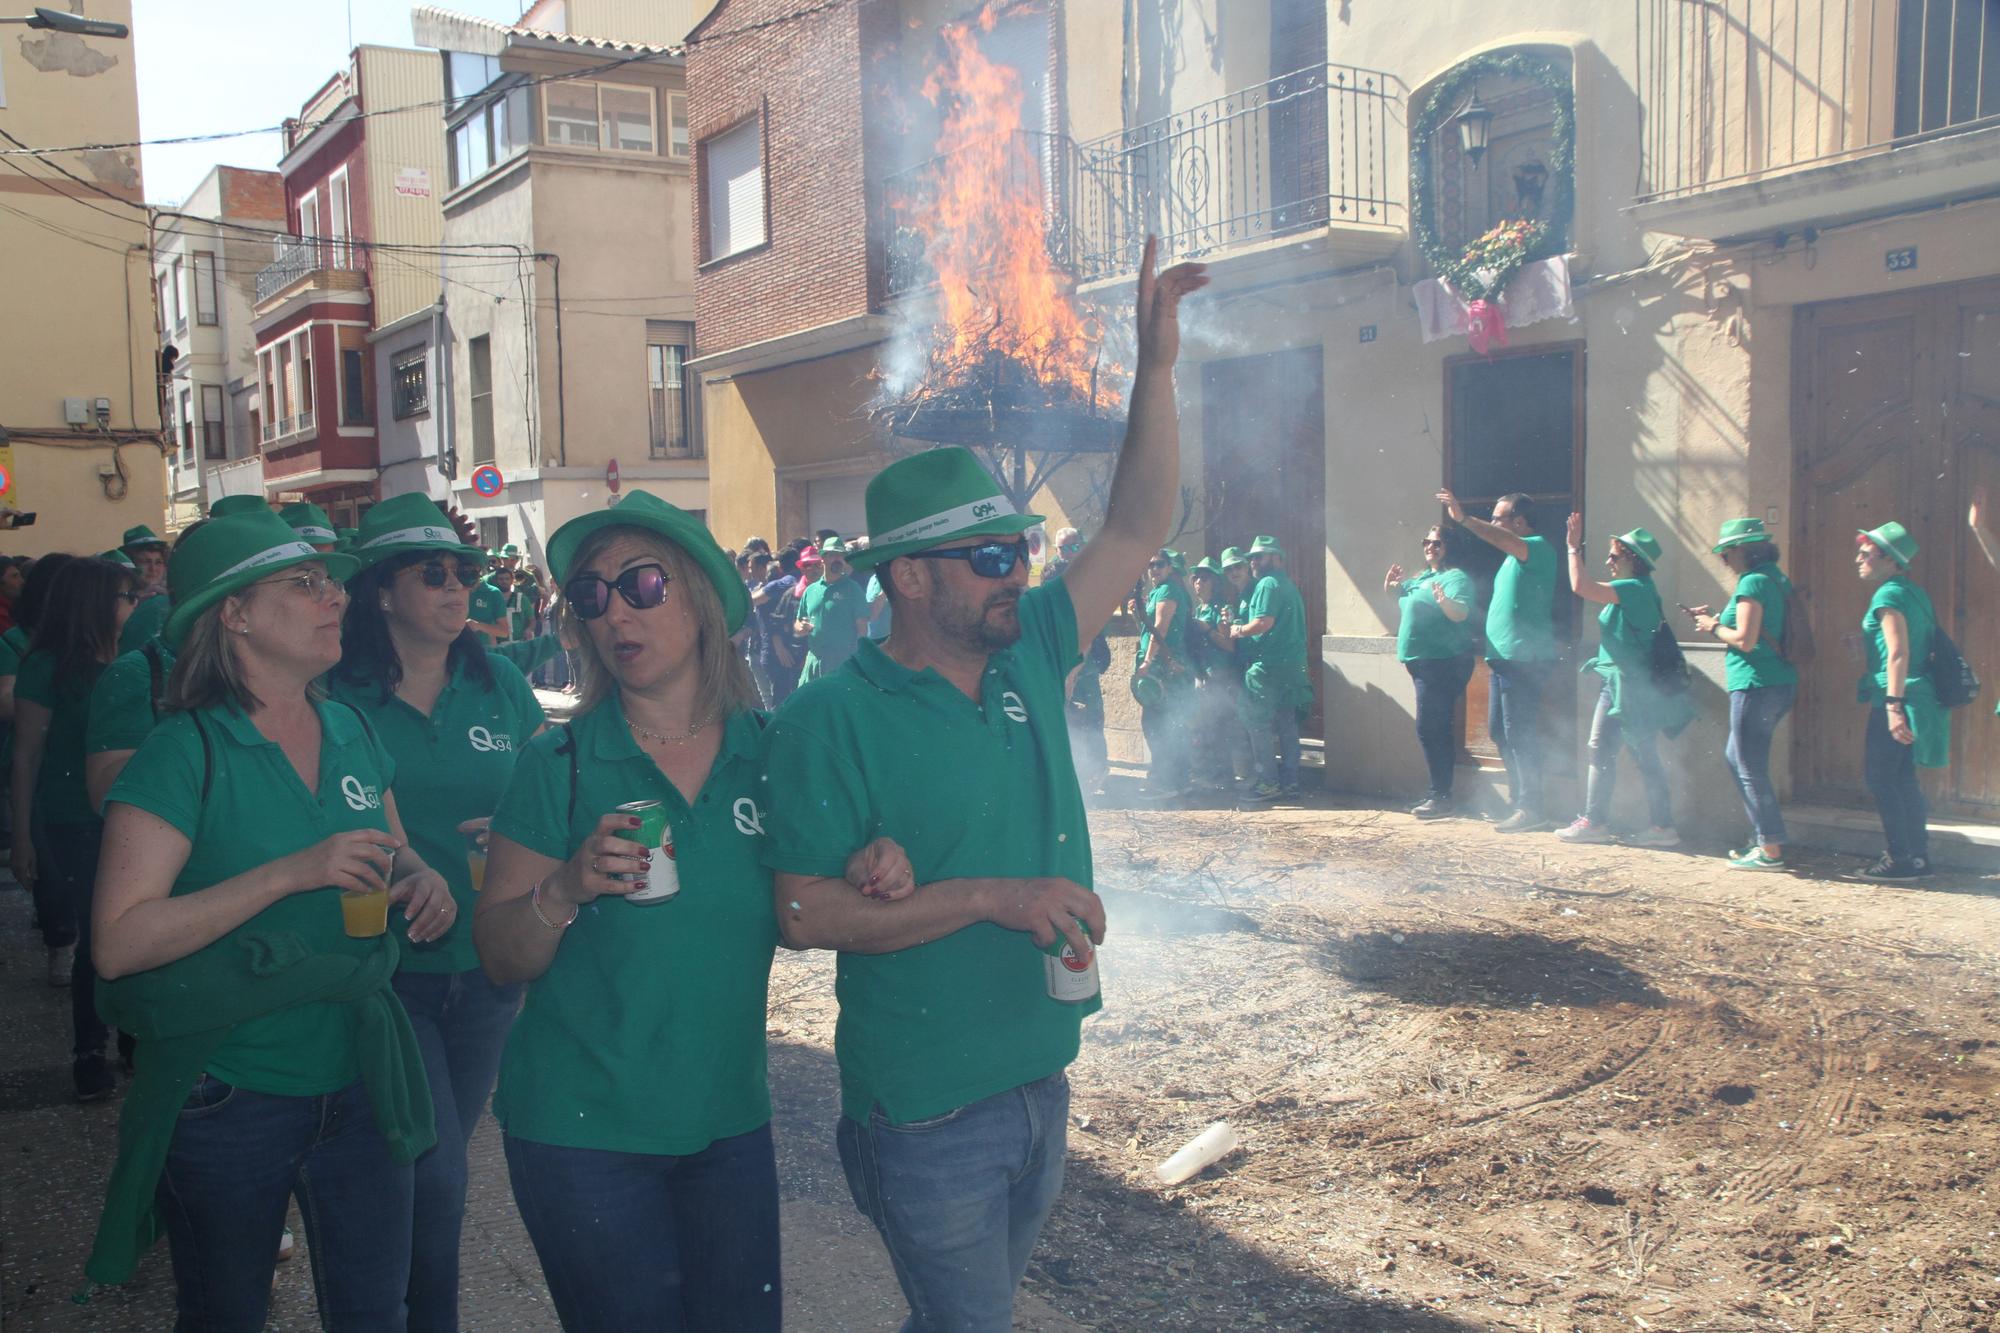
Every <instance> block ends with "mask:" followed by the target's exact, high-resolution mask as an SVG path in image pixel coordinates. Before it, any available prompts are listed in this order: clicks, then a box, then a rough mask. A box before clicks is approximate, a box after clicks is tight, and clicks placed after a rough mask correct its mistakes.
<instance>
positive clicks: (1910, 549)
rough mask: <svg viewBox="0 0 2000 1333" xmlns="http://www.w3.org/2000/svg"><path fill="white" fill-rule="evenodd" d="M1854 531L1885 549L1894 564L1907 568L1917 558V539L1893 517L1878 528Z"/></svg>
mask: <svg viewBox="0 0 2000 1333" xmlns="http://www.w3.org/2000/svg"><path fill="white" fill-rule="evenodd" d="M1856 531H1857V532H1858V533H1860V535H1861V536H1863V537H1866V538H1867V539H1868V540H1869V541H1871V542H1874V543H1875V544H1876V545H1877V546H1879V547H1881V548H1882V549H1883V550H1885V551H1887V552H1888V553H1889V555H1890V557H1891V558H1892V559H1894V560H1895V562H1896V564H1897V565H1898V566H1900V567H1901V568H1903V569H1908V568H1909V567H1910V562H1911V561H1912V560H1915V559H1916V558H1917V539H1916V538H1915V537H1912V536H1911V535H1910V530H1909V529H1908V528H1906V527H1904V526H1903V525H1902V524H1901V523H1898V522H1896V521H1895V520H1894V519H1891V520H1889V521H1888V522H1887V523H1884V524H1883V525H1882V526H1881V527H1879V528H1872V529H1866V530H1863V529H1858V528H1857V529H1856Z"/></svg>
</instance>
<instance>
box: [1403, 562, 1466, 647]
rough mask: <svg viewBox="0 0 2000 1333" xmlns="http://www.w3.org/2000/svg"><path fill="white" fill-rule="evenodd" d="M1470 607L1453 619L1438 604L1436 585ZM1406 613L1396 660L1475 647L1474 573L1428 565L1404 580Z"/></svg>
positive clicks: (1452, 598) (1460, 603)
mask: <svg viewBox="0 0 2000 1333" xmlns="http://www.w3.org/2000/svg"><path fill="white" fill-rule="evenodd" d="M1437 588H1442V589H1443V590H1444V595H1445V596H1447V597H1449V598H1451V600H1452V601H1454V602H1457V603H1458V604H1459V605H1460V606H1462V607H1464V608H1465V609H1466V613H1467V614H1466V617H1465V619H1463V620H1453V619H1452V618H1451V617H1450V616H1448V615H1446V614H1445V613H1444V611H1443V610H1442V609H1440V608H1439V606H1438V604H1437V599H1436V596H1435V594H1434V589H1437ZM1401 595H1402V599H1403V607H1402V611H1403V615H1402V620H1401V622H1400V623H1399V624H1398V625H1397V626H1396V660H1397V661H1399V662H1424V661H1432V660H1435V659H1437V658H1441V657H1459V656H1462V655H1463V654H1465V653H1469V652H1471V651H1472V615H1471V611H1472V603H1473V598H1474V596H1475V594H1474V592H1473V587H1472V576H1471V575H1470V574H1468V573H1466V572H1465V571H1464V570H1462V569H1426V570H1424V571H1423V572H1422V573H1420V574H1418V575H1417V576H1416V577H1415V578H1409V579H1404V580H1403V586H1402V594H1401Z"/></svg>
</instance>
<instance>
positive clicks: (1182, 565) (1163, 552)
mask: <svg viewBox="0 0 2000 1333" xmlns="http://www.w3.org/2000/svg"><path fill="white" fill-rule="evenodd" d="M1157 558H1158V559H1161V560H1164V561H1166V562H1167V565H1168V567H1169V568H1171V569H1172V570H1173V571H1174V573H1176V574H1185V573H1187V557H1186V556H1185V555H1182V554H1181V553H1180V552H1179V551H1175V550H1170V549H1169V548H1167V547H1165V546H1162V547H1161V548H1160V554H1159V556H1158V557H1157Z"/></svg>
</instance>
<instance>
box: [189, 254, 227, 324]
mask: <svg viewBox="0 0 2000 1333" xmlns="http://www.w3.org/2000/svg"><path fill="white" fill-rule="evenodd" d="M221 317H222V316H221V312H220V310H219V308H218V306H217V302H216V292H215V256H214V255H213V254H211V253H210V252H208V251H207V250H197V251H195V252H194V319H195V323H197V324H214V323H217V322H218V321H219V320H220V319H221Z"/></svg>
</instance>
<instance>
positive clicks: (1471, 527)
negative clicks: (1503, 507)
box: [1437, 490, 1528, 560]
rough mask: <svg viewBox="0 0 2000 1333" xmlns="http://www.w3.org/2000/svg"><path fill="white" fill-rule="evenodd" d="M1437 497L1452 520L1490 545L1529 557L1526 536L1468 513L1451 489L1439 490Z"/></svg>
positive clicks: (1521, 558) (1516, 557) (1519, 558)
mask: <svg viewBox="0 0 2000 1333" xmlns="http://www.w3.org/2000/svg"><path fill="white" fill-rule="evenodd" d="M1437 498H1438V503H1439V504H1441V505H1443V506H1444V511H1445V513H1447V514H1449V515H1451V521H1452V522H1454V523H1456V524H1458V525H1459V526H1460V527H1462V528H1464V529H1465V530H1466V531H1467V532H1469V533H1471V534H1472V535H1473V536H1475V537H1477V538H1479V540H1481V541H1483V542H1485V543H1486V544H1487V545H1488V546H1497V547H1499V548H1500V549H1501V550H1502V551H1504V552H1506V553H1507V554H1508V555H1511V556H1513V557H1514V558H1515V559H1516V560H1526V559H1527V558H1528V543H1527V541H1526V540H1525V539H1524V538H1521V537H1518V536H1516V535H1515V534H1513V533H1511V532H1509V531H1507V529H1505V528H1503V527H1501V526H1500V525H1499V524H1497V523H1488V522H1487V521H1486V520H1485V519H1483V518H1474V517H1473V516H1472V515H1471V514H1468V513H1466V512H1465V506H1463V505H1461V504H1460V503H1459V502H1458V497H1457V496H1456V495H1453V494H1452V493H1451V492H1450V491H1449V490H1441V491H1439V492H1438V493H1437Z"/></svg>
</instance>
